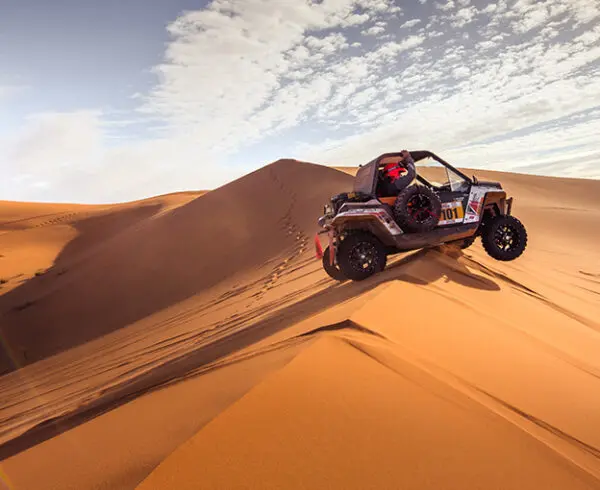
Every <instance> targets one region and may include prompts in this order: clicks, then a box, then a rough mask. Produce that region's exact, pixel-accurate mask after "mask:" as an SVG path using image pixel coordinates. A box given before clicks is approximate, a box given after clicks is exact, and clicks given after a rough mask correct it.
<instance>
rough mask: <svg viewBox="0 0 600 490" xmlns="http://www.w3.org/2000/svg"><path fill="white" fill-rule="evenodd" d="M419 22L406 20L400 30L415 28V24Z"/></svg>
mask: <svg viewBox="0 0 600 490" xmlns="http://www.w3.org/2000/svg"><path fill="white" fill-rule="evenodd" d="M420 22H421V19H411V20H407V21H406V22H405V23H404V24H402V25H401V26H400V29H404V28H411V27H414V26H416V25H417V24H419V23H420Z"/></svg>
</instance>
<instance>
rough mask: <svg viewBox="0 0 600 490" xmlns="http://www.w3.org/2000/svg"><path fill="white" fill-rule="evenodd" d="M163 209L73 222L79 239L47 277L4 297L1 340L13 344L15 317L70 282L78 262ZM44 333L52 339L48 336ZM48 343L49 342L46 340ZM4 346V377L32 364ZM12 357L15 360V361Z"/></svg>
mask: <svg viewBox="0 0 600 490" xmlns="http://www.w3.org/2000/svg"><path fill="white" fill-rule="evenodd" d="M161 208H162V205H161V204H148V205H143V206H139V207H135V208H126V209H119V210H116V211H108V212H106V213H102V214H99V215H96V216H92V217H84V218H81V219H79V220H77V219H74V220H72V221H70V222H69V224H70V226H72V227H73V228H75V229H76V231H77V236H76V237H75V238H74V239H73V240H71V241H70V242H69V243H67V245H66V246H65V247H64V249H63V250H62V251H61V252H60V253H59V254H58V256H57V257H56V259H55V260H54V263H53V265H52V266H51V267H50V268H49V269H47V270H46V271H45V272H44V273H43V274H39V275H36V276H34V277H32V278H30V279H26V280H24V281H22V283H21V285H20V286H19V287H17V288H15V289H13V290H12V291H9V292H8V293H6V294H4V295H2V296H0V320H2V323H1V325H2V326H1V327H0V340H2V342H3V343H5V344H9V345H10V344H11V342H10V339H11V335H10V332H9V330H10V326H11V325H13V324H14V323H18V322H15V321H14V320H13V319H11V318H10V315H11V314H13V315H14V314H18V313H20V312H23V311H24V310H27V309H28V308H31V307H33V306H34V305H35V304H36V302H37V301H38V300H40V299H42V298H43V297H44V296H45V295H46V294H49V293H50V292H51V291H52V290H53V289H55V288H58V287H60V286H61V284H62V283H63V282H66V281H68V280H69V277H68V276H69V273H70V272H71V271H72V269H73V268H75V267H76V265H77V262H78V261H80V260H82V259H84V258H85V257H86V256H89V255H91V254H93V253H95V252H96V251H98V250H99V249H101V248H102V247H103V246H105V245H106V244H107V243H109V242H110V240H111V239H112V238H114V237H115V236H117V235H118V234H119V233H120V232H123V231H125V230H128V229H130V228H131V227H132V226H134V225H135V224H137V223H140V222H142V221H143V220H145V219H147V218H150V217H151V216H153V215H155V214H156V213H158V212H159V211H160V210H161ZM53 216H54V215H53ZM56 224H60V223H56ZM40 333H41V334H45V335H47V336H48V337H49V336H50V335H48V334H47V333H45V332H40ZM46 340H49V339H48V338H46ZM0 346H1V347H4V348H0V374H5V373H6V372H9V371H12V370H13V368H14V366H15V359H14V358H19V357H22V361H24V362H23V364H27V363H28V361H29V359H28V355H27V350H26V349H24V350H22V351H21V352H19V353H15V352H12V353H11V355H10V356H9V354H8V352H7V349H10V347H8V346H7V345H1V344H0ZM13 348H14V346H13ZM15 354H16V355H15ZM9 357H13V359H10V358H9Z"/></svg>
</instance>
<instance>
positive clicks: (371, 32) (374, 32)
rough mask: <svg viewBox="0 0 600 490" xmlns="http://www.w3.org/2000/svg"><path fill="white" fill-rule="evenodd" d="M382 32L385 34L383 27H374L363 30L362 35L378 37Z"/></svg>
mask: <svg viewBox="0 0 600 490" xmlns="http://www.w3.org/2000/svg"><path fill="white" fill-rule="evenodd" d="M383 32H385V27H384V26H378V25H374V26H371V27H369V28H368V29H366V30H364V31H363V32H362V33H363V35H365V36H378V35H379V34H382V33H383Z"/></svg>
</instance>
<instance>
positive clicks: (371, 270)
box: [337, 232, 387, 281]
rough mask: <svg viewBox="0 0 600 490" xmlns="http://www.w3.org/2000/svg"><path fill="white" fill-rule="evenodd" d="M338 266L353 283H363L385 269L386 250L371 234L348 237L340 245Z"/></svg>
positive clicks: (361, 233) (354, 234) (363, 233)
mask: <svg viewBox="0 0 600 490" xmlns="http://www.w3.org/2000/svg"><path fill="white" fill-rule="evenodd" d="M337 258H338V264H339V266H340V270H341V272H342V274H344V276H346V277H347V278H348V279H351V280H352V281H362V280H364V279H366V278H367V277H370V276H372V275H373V274H375V273H377V272H381V271H382V270H383V269H385V265H386V262H387V255H386V249H385V247H384V246H383V244H382V243H381V242H380V241H379V240H378V239H377V237H375V236H374V235H372V234H370V233H365V232H360V233H352V234H350V235H348V236H347V237H346V238H345V239H344V240H342V242H341V243H340V245H339V248H338V257H337Z"/></svg>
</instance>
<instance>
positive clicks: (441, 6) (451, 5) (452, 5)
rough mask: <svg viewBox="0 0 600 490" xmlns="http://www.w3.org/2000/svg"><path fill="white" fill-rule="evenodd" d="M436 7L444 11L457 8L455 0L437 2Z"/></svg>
mask: <svg viewBox="0 0 600 490" xmlns="http://www.w3.org/2000/svg"><path fill="white" fill-rule="evenodd" d="M435 7H436V8H437V9H439V10H443V11H444V12H449V11H450V10H453V9H454V8H456V4H455V3H454V1H453V0H448V1H447V2H445V3H436V4H435Z"/></svg>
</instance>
